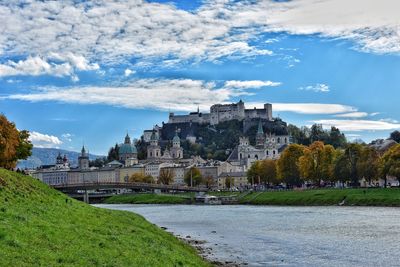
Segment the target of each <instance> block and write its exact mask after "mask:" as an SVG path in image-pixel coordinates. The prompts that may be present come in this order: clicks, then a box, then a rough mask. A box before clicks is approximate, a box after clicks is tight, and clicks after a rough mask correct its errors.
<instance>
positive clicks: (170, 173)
mask: <svg viewBox="0 0 400 267" xmlns="http://www.w3.org/2000/svg"><path fill="white" fill-rule="evenodd" d="M174 177H175V172H174V170H172V169H170V168H162V169H161V170H160V175H159V176H158V183H161V184H165V185H169V184H171V183H172V182H173V181H174Z"/></svg>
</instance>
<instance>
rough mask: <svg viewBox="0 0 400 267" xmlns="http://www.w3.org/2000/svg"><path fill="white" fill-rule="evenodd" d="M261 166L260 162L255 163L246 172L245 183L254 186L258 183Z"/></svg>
mask: <svg viewBox="0 0 400 267" xmlns="http://www.w3.org/2000/svg"><path fill="white" fill-rule="evenodd" d="M260 173H261V164H260V161H258V160H257V161H255V162H253V164H251V166H250V168H249V169H248V170H247V181H248V182H249V183H250V184H252V185H254V184H258V183H260V180H261V178H260Z"/></svg>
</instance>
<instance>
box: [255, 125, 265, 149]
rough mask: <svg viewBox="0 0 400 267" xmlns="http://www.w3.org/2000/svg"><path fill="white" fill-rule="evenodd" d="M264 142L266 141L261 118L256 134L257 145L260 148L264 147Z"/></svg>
mask: <svg viewBox="0 0 400 267" xmlns="http://www.w3.org/2000/svg"><path fill="white" fill-rule="evenodd" d="M264 143H265V136H264V130H263V127H262V122H261V120H260V121H259V122H258V130H257V134H256V147H258V148H261V147H264Z"/></svg>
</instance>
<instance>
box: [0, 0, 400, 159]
mask: <svg viewBox="0 0 400 267" xmlns="http://www.w3.org/2000/svg"><path fill="white" fill-rule="evenodd" d="M398 10H400V2H399V1H397V0H380V1H377V0H376V1H375V0H352V1H347V0H292V1H285V0H275V1H273V0H268V1H267V0H266V1H227V0H215V1H213V0H207V1H140V0H133V1H105V0H104V1H103V0H98V1H90V2H89V1H34V0H30V1H28V0H27V1H2V2H1V3H0V21H2V23H1V25H0V112H1V113H3V114H5V115H6V116H7V117H8V119H9V120H11V121H13V122H15V123H16V125H17V127H18V129H27V130H29V131H30V132H31V137H30V138H31V141H32V143H33V144H34V145H35V146H37V147H56V148H64V149H68V150H74V151H79V150H80V148H81V146H82V145H83V144H85V146H86V147H87V148H88V149H89V151H90V152H91V153H94V154H100V155H105V154H106V153H107V151H108V149H109V148H110V147H111V146H113V145H114V144H115V143H117V142H118V143H120V142H122V141H123V138H124V136H125V135H126V133H127V132H128V133H129V134H130V135H131V137H133V138H139V137H140V136H141V134H142V132H143V130H145V129H151V128H152V127H153V125H155V124H159V125H160V124H161V123H162V122H163V121H164V122H167V121H168V113H169V112H175V113H176V114H185V113H187V112H190V111H195V110H197V108H198V107H199V108H200V110H201V111H203V112H207V111H209V107H210V106H211V105H212V104H215V103H232V102H237V101H239V100H240V99H242V100H243V101H244V102H245V105H246V108H253V107H254V106H262V105H263V103H272V104H273V115H274V117H280V118H282V119H283V120H284V121H286V122H288V123H291V124H295V125H297V126H303V125H306V126H309V125H312V124H314V123H320V124H322V125H323V126H324V127H325V128H330V127H331V126H332V125H334V126H337V127H338V128H339V129H341V130H342V131H343V132H345V133H346V136H347V137H348V139H349V140H353V139H362V140H364V141H366V142H369V141H371V140H374V139H377V138H387V137H388V136H389V134H390V132H392V131H394V130H396V129H399V128H400V122H399V120H400V109H399V108H398V103H399V99H400V90H399V89H400V88H399V85H400V75H399V74H400V57H399V55H400V16H399V15H398Z"/></svg>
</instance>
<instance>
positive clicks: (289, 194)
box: [239, 188, 400, 207]
mask: <svg viewBox="0 0 400 267" xmlns="http://www.w3.org/2000/svg"><path fill="white" fill-rule="evenodd" d="M239 203H240V204H252V205H283V206H332V205H343V206H385V207H399V206H400V189H398V188H370V189H312V190H302V191H299V190H293V191H273V192H253V193H249V194H247V195H245V196H243V197H242V198H240V199H239Z"/></svg>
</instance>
